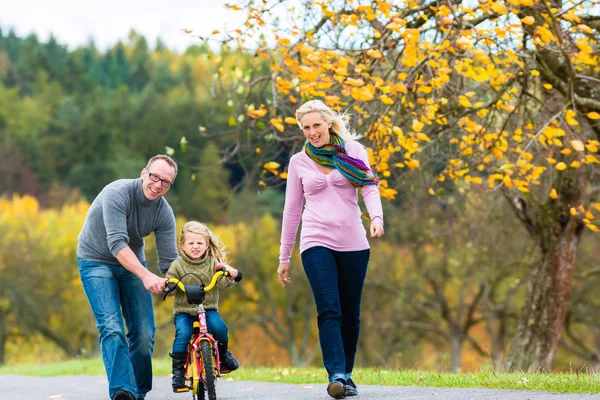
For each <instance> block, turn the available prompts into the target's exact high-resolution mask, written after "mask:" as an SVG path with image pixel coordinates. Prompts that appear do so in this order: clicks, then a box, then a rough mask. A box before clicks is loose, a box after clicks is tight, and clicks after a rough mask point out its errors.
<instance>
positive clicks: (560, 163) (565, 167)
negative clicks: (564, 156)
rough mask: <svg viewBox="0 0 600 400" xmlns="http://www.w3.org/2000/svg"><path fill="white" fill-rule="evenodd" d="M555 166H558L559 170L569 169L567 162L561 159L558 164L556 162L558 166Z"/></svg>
mask: <svg viewBox="0 0 600 400" xmlns="http://www.w3.org/2000/svg"><path fill="white" fill-rule="evenodd" d="M554 168H556V169H557V170H559V171H563V170H565V169H567V164H565V163H564V162H562V161H561V162H559V163H558V164H556V167H554Z"/></svg>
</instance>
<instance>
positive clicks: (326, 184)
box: [279, 141, 383, 263]
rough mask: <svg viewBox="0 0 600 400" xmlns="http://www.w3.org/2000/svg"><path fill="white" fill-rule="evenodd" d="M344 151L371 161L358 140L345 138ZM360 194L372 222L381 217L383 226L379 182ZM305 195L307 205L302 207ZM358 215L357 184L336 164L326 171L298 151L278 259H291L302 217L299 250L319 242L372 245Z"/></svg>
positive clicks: (336, 246)
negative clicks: (352, 182)
mask: <svg viewBox="0 0 600 400" xmlns="http://www.w3.org/2000/svg"><path fill="white" fill-rule="evenodd" d="M346 151H347V153H348V155H349V156H351V157H354V158H359V159H361V160H362V161H364V163H365V164H366V165H369V160H368V157H367V152H366V151H365V149H364V147H363V146H362V145H361V144H360V143H358V142H352V141H348V142H346ZM362 196H363V199H364V201H365V205H366V207H367V211H368V213H369V217H371V221H373V220H375V219H378V220H379V222H380V223H381V225H383V212H382V209H381V198H380V197H379V189H377V186H375V185H369V186H365V187H363V188H362ZM304 200H306V204H305V205H304V207H302V203H303V201H304ZM303 208H304V211H303ZM360 214H361V212H360V208H359V206H358V189H357V188H356V187H355V186H353V185H352V184H351V183H350V181H349V180H348V179H346V178H345V177H344V176H343V175H342V174H341V173H340V172H339V171H338V170H337V169H335V168H334V169H332V170H331V172H330V173H329V174H325V173H323V172H322V171H321V170H320V169H319V167H318V166H317V164H316V163H315V162H314V161H313V160H311V159H310V158H309V157H308V155H306V153H305V152H304V151H301V152H299V153H296V154H294V155H293V156H292V158H291V160H290V165H289V167H288V177H287V188H286V192H285V207H284V209H283V223H282V228H281V249H280V251H279V261H280V262H282V263H286V262H289V261H290V256H291V253H292V248H293V247H294V243H295V242H296V232H297V231H298V225H299V224H300V218H301V217H302V231H301V233H300V252H303V251H304V250H306V249H308V248H310V247H315V246H323V247H327V248H329V249H332V250H336V251H358V250H365V249H368V248H369V242H368V241H367V237H366V231H365V228H364V226H363V223H362V221H361V217H360Z"/></svg>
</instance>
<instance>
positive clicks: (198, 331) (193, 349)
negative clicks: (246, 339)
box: [185, 304, 221, 383]
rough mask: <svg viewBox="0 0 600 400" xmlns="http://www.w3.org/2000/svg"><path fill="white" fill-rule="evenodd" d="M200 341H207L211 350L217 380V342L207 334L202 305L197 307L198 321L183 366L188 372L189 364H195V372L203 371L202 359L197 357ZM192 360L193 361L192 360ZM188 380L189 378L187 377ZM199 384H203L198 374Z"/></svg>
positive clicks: (218, 375)
mask: <svg viewBox="0 0 600 400" xmlns="http://www.w3.org/2000/svg"><path fill="white" fill-rule="evenodd" d="M202 341H208V343H210V348H211V350H212V354H213V358H214V360H215V366H214V368H215V370H216V371H217V378H218V377H220V376H221V359H220V356H219V348H218V346H217V340H216V339H215V338H214V337H213V336H212V335H211V334H210V333H209V332H208V325H207V324H206V310H204V305H202V304H199V305H198V320H197V321H194V333H193V334H192V338H191V339H190V344H189V346H188V355H187V361H186V364H185V370H186V371H189V364H190V362H192V361H193V362H194V363H195V364H196V371H203V370H204V363H203V361H202V357H201V356H199V354H200V353H201V347H202V346H201V343H202ZM192 358H193V360H192ZM188 378H189V377H188ZM199 378H200V382H202V383H204V378H203V375H202V374H199Z"/></svg>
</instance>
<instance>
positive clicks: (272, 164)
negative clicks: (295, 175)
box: [263, 161, 281, 171]
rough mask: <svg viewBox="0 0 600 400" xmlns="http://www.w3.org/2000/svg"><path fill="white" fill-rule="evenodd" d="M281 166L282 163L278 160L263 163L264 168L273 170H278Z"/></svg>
mask: <svg viewBox="0 0 600 400" xmlns="http://www.w3.org/2000/svg"><path fill="white" fill-rule="evenodd" d="M280 166H281V164H279V163H278V162H276V161H269V162H268V163H265V165H263V168H264V169H268V170H269V171H271V170H276V169H277V168H279V167H280Z"/></svg>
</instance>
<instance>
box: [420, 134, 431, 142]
mask: <svg viewBox="0 0 600 400" xmlns="http://www.w3.org/2000/svg"><path fill="white" fill-rule="evenodd" d="M417 139H419V140H422V141H424V142H429V141H430V140H431V139H429V136H427V135H426V134H424V133H422V132H419V133H417Z"/></svg>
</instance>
